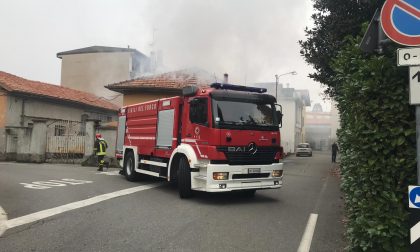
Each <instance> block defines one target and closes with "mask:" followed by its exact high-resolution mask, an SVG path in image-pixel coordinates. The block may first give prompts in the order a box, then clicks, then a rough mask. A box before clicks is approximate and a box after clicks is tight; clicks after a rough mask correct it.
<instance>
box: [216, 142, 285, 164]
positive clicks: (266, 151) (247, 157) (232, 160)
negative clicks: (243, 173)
mask: <svg viewBox="0 0 420 252" xmlns="http://www.w3.org/2000/svg"><path fill="white" fill-rule="evenodd" d="M229 149H231V148H229ZM229 149H228V147H227V146H223V147H217V151H220V152H223V153H224V154H225V155H226V158H227V162H228V164H230V165H256V164H272V163H275V160H274V157H275V156H276V153H277V152H278V151H279V149H278V148H276V147H270V146H268V147H258V150H257V152H255V153H254V154H252V153H249V152H247V151H229ZM238 149H239V150H240V148H238Z"/></svg>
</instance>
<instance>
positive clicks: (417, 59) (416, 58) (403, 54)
mask: <svg viewBox="0 0 420 252" xmlns="http://www.w3.org/2000/svg"><path fill="white" fill-rule="evenodd" d="M397 54H398V62H397V64H398V66H420V47H415V48H400V49H398V50H397Z"/></svg>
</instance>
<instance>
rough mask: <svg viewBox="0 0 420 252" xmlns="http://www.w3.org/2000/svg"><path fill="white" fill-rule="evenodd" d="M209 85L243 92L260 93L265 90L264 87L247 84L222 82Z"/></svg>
mask: <svg viewBox="0 0 420 252" xmlns="http://www.w3.org/2000/svg"><path fill="white" fill-rule="evenodd" d="M210 87H211V88H215V89H226V90H235V91H245V92H253V93H260V94H262V93H265V92H267V89H266V88H258V87H247V86H241V85H233V84H223V83H213V84H211V85H210Z"/></svg>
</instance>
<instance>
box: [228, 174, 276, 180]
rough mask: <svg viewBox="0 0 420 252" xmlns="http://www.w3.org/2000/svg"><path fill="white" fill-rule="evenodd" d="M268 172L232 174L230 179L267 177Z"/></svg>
mask: <svg viewBox="0 0 420 252" xmlns="http://www.w3.org/2000/svg"><path fill="white" fill-rule="evenodd" d="M269 176H270V173H250V174H233V175H232V179H250V178H268V177H269Z"/></svg>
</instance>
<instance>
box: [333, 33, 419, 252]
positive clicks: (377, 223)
mask: <svg viewBox="0 0 420 252" xmlns="http://www.w3.org/2000/svg"><path fill="white" fill-rule="evenodd" d="M348 41H349V43H348V45H347V46H346V47H345V48H343V50H341V51H340V53H339V54H338V56H337V57H336V58H335V60H334V63H333V66H332V69H333V70H334V72H335V77H334V83H337V84H336V87H335V90H336V96H335V97H333V98H334V99H335V100H336V102H337V107H338V110H339V112H340V116H341V119H340V120H341V129H340V130H339V131H338V138H339V145H340V151H341V170H342V190H343V192H344V194H345V204H346V214H347V218H348V223H347V231H346V235H347V238H348V242H349V247H348V248H347V249H348V250H350V251H393V252H394V251H406V250H407V248H408V244H409V240H408V234H409V228H408V212H407V206H408V203H407V186H408V185H409V184H415V183H416V160H415V159H416V156H415V155H416V152H415V147H416V143H415V141H416V139H415V136H416V132H415V116H414V115H415V113H414V107H413V106H410V105H409V103H408V93H409V91H408V78H407V77H408V73H407V69H406V68H397V66H396V59H395V49H394V48H391V49H389V50H388V54H387V55H382V56H379V55H372V56H366V55H363V54H362V53H361V51H360V49H359V48H358V43H359V42H360V38H357V39H353V38H349V39H348Z"/></svg>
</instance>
